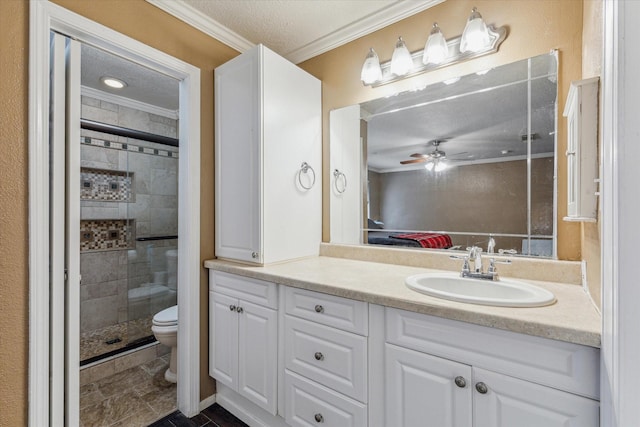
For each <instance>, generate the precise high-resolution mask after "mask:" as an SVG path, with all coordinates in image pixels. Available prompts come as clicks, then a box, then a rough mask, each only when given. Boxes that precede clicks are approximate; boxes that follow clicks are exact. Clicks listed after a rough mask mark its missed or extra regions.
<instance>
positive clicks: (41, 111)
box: [28, 0, 201, 426]
mask: <svg viewBox="0 0 640 427" xmlns="http://www.w3.org/2000/svg"><path fill="white" fill-rule="evenodd" d="M29 6H30V11H29V380H28V384H29V412H28V415H29V425H30V426H42V425H49V424H50V420H49V416H50V415H49V414H50V399H51V395H50V386H51V384H50V374H51V372H50V368H49V361H50V358H51V352H50V341H51V340H50V326H51V323H50V308H49V303H50V290H49V267H50V265H49V264H50V253H49V252H50V251H49V243H50V242H49V232H50V227H49V206H50V200H49V179H50V178H49V172H50V169H49V160H50V154H49V86H50V85H49V68H50V58H49V35H50V31H55V32H58V33H62V34H64V35H66V36H69V37H71V38H73V39H76V40H79V41H81V42H83V43H87V44H89V45H92V46H95V47H97V48H100V49H103V50H106V51H108V52H111V53H113V54H115V55H118V56H121V57H123V58H126V59H128V60H131V61H134V62H137V63H139V64H142V65H144V66H146V67H148V68H151V69H153V70H156V71H159V72H161V73H164V74H166V75H168V76H171V77H174V78H176V79H177V80H179V81H180V107H179V108H180V110H179V114H180V116H179V139H180V141H181V144H180V148H179V155H180V156H179V187H178V189H179V194H178V205H179V206H178V217H179V225H178V234H179V236H180V239H179V240H178V253H179V260H178V281H179V283H181V285H180V286H178V300H179V301H180V304H179V306H178V316H179V319H180V322H179V323H178V354H179V357H178V376H179V378H180V381H179V382H178V386H177V387H178V390H177V395H178V409H179V410H180V411H181V412H183V413H184V414H185V415H187V416H193V415H195V414H197V413H198V412H199V409H200V408H199V403H200V360H199V359H200V355H199V351H200V310H199V307H200V304H199V290H200V270H201V266H200V70H199V69H198V68H196V67H194V66H192V65H190V64H187V63H186V62H183V61H181V60H179V59H177V58H174V57H172V56H170V55H168V54H166V53H164V52H161V51H159V50H157V49H154V48H152V47H150V46H147V45H145V44H143V43H141V42H139V41H137V40H134V39H132V38H130V37H127V36H125V35H123V34H121V33H118V32H116V31H114V30H112V29H110V28H107V27H105V26H103V25H101V24H98V23H96V22H94V21H91V20H89V19H87V18H85V17H83V16H81V15H78V14H76V13H74V12H71V11H69V10H67V9H64V8H63V7H60V6H58V5H56V4H53V3H51V2H49V1H42V0H30V2H29ZM78 143H79V142H78ZM78 369H79V367H78ZM55 378H59V376H57V377H55ZM54 386H55V385H54ZM58 386H59V385H58ZM52 421H53V420H52ZM57 424H58V423H57V422H54V424H52V425H57Z"/></svg>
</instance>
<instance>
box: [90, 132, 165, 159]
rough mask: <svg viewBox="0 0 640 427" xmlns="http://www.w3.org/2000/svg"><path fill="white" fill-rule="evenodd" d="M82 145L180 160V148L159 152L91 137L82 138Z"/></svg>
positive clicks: (155, 149)
mask: <svg viewBox="0 0 640 427" xmlns="http://www.w3.org/2000/svg"><path fill="white" fill-rule="evenodd" d="M80 143H81V144H85V145H93V146H95V147H104V148H111V149H114V150H124V151H134V152H136V153H144V154H150V155H152V156H161V157H172V158H174V159H177V158H178V147H175V150H170V149H167V150H159V149H157V148H149V147H142V146H140V145H135V144H130V143H124V142H117V141H107V140H105V139H99V138H93V137H89V136H81V137H80Z"/></svg>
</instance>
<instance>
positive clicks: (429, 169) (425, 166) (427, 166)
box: [424, 160, 434, 171]
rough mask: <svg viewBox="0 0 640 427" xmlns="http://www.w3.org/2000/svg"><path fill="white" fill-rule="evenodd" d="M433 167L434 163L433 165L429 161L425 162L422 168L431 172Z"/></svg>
mask: <svg viewBox="0 0 640 427" xmlns="http://www.w3.org/2000/svg"><path fill="white" fill-rule="evenodd" d="M433 166H434V163H433V160H431V161H429V162H427V164H426V165H424V168H425V169H426V170H428V171H432V170H433Z"/></svg>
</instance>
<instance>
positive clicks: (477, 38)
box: [460, 7, 491, 53]
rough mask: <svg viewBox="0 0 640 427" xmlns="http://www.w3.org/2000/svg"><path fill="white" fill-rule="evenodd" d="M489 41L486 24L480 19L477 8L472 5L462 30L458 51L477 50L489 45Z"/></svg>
mask: <svg viewBox="0 0 640 427" xmlns="http://www.w3.org/2000/svg"><path fill="white" fill-rule="evenodd" d="M490 43H491V40H490V39H489V29H488V28H487V24H485V23H484V19H482V15H480V12H478V9H476V8H475V7H474V8H473V9H471V15H470V16H469V19H468V20H467V25H465V27H464V31H463V32H462V38H461V40H460V53H465V52H479V51H481V50H482V49H485V48H486V47H487V46H489V44H490Z"/></svg>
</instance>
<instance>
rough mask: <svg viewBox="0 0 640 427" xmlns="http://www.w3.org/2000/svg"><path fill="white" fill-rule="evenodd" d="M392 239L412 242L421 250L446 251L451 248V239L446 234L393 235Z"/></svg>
mask: <svg viewBox="0 0 640 427" xmlns="http://www.w3.org/2000/svg"><path fill="white" fill-rule="evenodd" d="M389 237H392V238H394V239H404V240H413V241H416V242H418V243H420V246H422V247H423V248H430V249H447V248H450V247H451V246H453V244H452V243H451V237H450V236H449V235H448V234H439V233H412V234H394V235H392V236H389Z"/></svg>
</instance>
